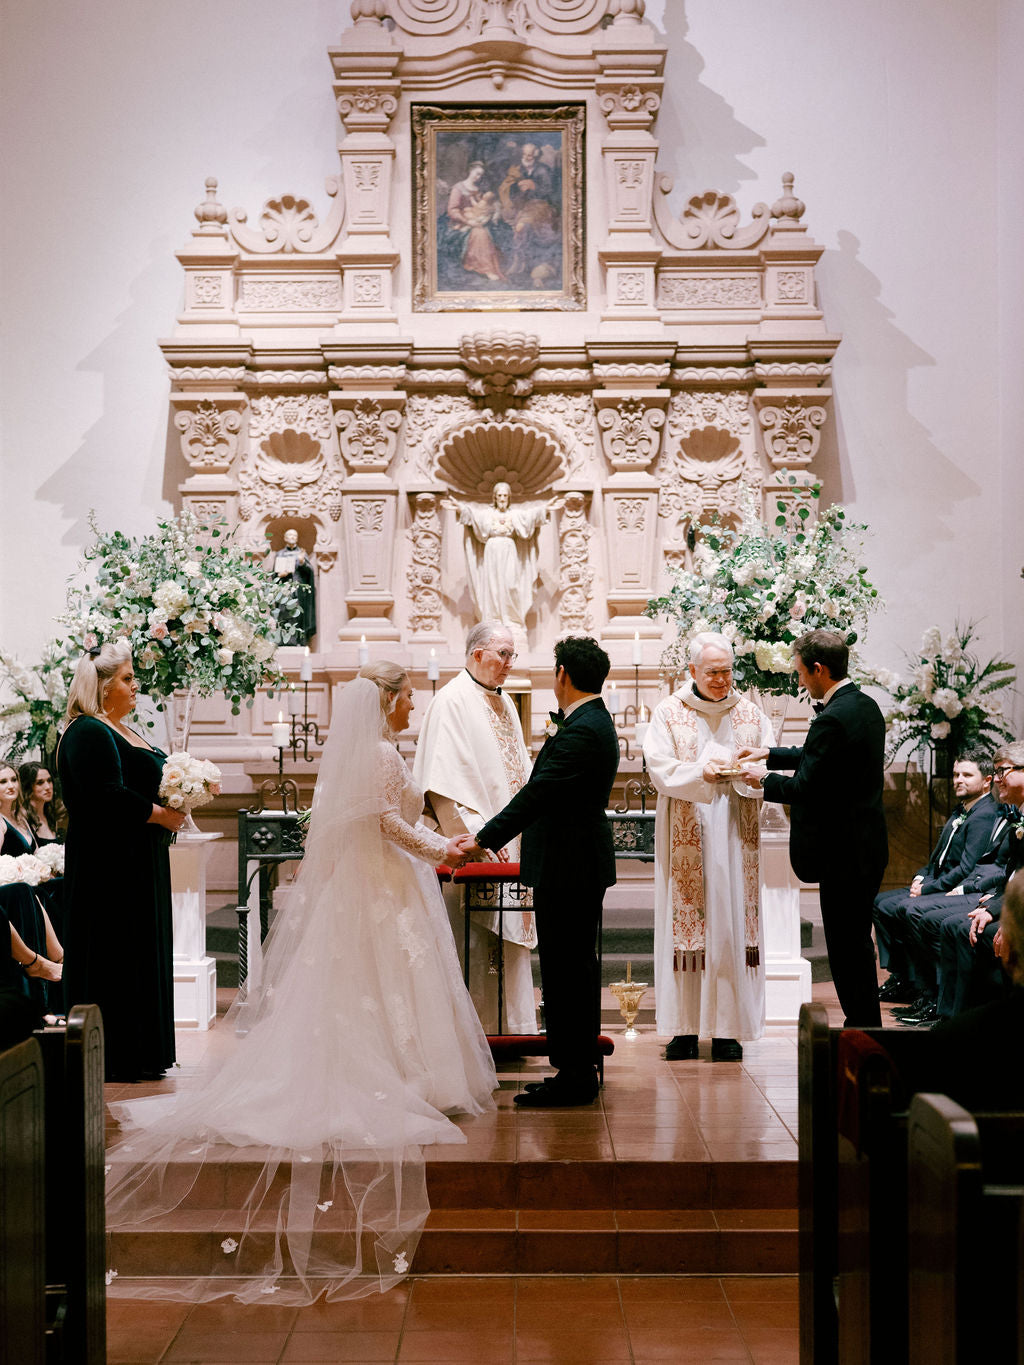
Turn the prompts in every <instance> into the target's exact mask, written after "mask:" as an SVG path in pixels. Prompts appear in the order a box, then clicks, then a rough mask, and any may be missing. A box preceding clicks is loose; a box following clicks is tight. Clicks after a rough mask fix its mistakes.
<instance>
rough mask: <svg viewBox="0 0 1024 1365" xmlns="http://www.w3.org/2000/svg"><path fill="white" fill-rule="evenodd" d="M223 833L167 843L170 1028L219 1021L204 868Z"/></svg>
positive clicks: (203, 1025) (197, 1026)
mask: <svg viewBox="0 0 1024 1365" xmlns="http://www.w3.org/2000/svg"><path fill="white" fill-rule="evenodd" d="M221 838H223V835H221V834H216V833H214V834H204V833H202V832H200V833H198V834H185V833H182V834H179V835H178V837H177V839H176V841H175V842H174V843H173V844H172V845H171V909H172V914H173V918H174V961H173V968H174V1026H175V1028H195V1029H208V1028H209V1027H210V1025H211V1024H212V1023H213V1021H214V1020H215V1019H216V1017H217V964H216V962H215V961H214V960H213V958H212V957H210V956H208V954H207V952H206V864H207V860H208V858H209V856H210V849H211V847H212V845H213V842H214V840H216V839H221Z"/></svg>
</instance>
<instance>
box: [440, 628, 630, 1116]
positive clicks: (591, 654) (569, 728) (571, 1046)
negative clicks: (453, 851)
mask: <svg viewBox="0 0 1024 1365" xmlns="http://www.w3.org/2000/svg"><path fill="white" fill-rule="evenodd" d="M609 667H610V661H609V658H608V655H607V654H606V653H605V652H604V650H603V649H602V648H601V646H600V645H599V644H598V643H597V641H596V640H591V639H589V638H588V637H585V636H569V637H568V638H567V639H565V640H559V642H558V643H557V644H556V645H555V689H554V690H555V697H556V698H557V700H558V705H559V707H560V708H561V709H560V710H559V711H558V713H557V714H556V715H555V716H554V717H553V721H554V724H555V726H557V729H556V730H555V733H554V734H553V735H551V736H550V738H549V739H548V740H547V742H546V743H545V745H544V747H543V749H541V751H540V753H539V754H538V755H537V761H536V763H535V764H534V766H533V772H532V774H531V776H530V780H529V781H528V782H527V784H526V786H525V787H523V789H522V790H521V791H520V792H519V793H518V794H517V795H516V796H514V797H513V798H512V800H511V801H510V802H509V803H508V805H507V806H506V807H505V808H504V810H500V811H499V812H498V814H497V815H495V816H493V817H492V818H491V819H490V820H488V821H487V823H486V824H485V825H483V826H481V828H480V829H479V830H478V831H477V835H476V844H475V846H474V845H472V844H468V845H467V847H468V849H469V850H470V851H471V853H473V854H475V856H477V857H479V856H481V855H482V854H483V850H484V849H494V848H501V847H503V845H504V844H506V843H507V842H508V841H509V839H511V838H512V837H513V835H516V834H520V833H521V834H522V843H521V853H520V868H521V875H522V879H523V881H524V882H525V883H526V884H527V886H532V887H533V888H534V894H533V908H534V911H535V913H536V916H537V937H538V940H539V944H538V946H539V950H540V974H541V985H542V988H543V991H544V1011H545V1018H546V1021H547V1037H548V1052H549V1056H550V1058H551V1064H552V1066H554V1067H555V1068H556V1069H557V1074H556V1075H555V1076H552V1077H549V1078H548V1079H547V1080H545V1081H543V1082H541V1083H539V1084H538V1085H536V1086H535V1087H534V1088H532V1089H530V1090H527V1091H525V1092H524V1093H523V1094H521V1095H517V1096H516V1097H515V1103H516V1104H517V1105H519V1106H520V1107H522V1108H526V1109H541V1108H548V1107H552V1108H569V1107H572V1106H575V1105H581V1104H590V1103H591V1101H593V1100H595V1099H596V1098H597V1071H596V1068H595V1065H594V1063H595V1056H596V1044H597V1037H598V1034H599V1032H600V1012H601V1011H600V1002H601V981H600V975H599V971H598V965H597V932H598V926H599V924H600V919H601V905H602V902H603V901H604V893H605V888H606V887H608V886H611V885H612V884H613V883H614V881H615V854H614V852H613V849H612V834H611V829H610V827H609V825H608V818H607V816H606V815H605V810H606V809H607V806H608V798H609V796H610V795H611V789H612V783H613V782H614V781H615V774H616V772H617V771H618V767H619V742H618V738H617V736H616V733H615V726H614V724H613V722H612V718H611V716H610V715H609V714H608V712H607V710H606V709H605V705H604V702H603V701H602V700H601V695H600V693H601V688H602V686H603V685H604V680H605V678H606V677H607V676H608V669H609ZM469 837H470V836H468V835H467V836H466V838H467V840H468V839H469Z"/></svg>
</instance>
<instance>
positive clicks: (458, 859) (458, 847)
mask: <svg viewBox="0 0 1024 1365" xmlns="http://www.w3.org/2000/svg"><path fill="white" fill-rule="evenodd" d="M444 859H445V862H446V863H447V864H448V866H449V867H461V866H462V865H463V863H507V862H508V860H509V857H508V849H507V848H499V849H498V851H497V853H494V852H492V851H491V850H490V849H489V848H482V847H481V846H480V845H479V844H478V843H477V841H476V839H475V838H474V837H473V835H472V834H456V835H455V837H454V838H452V839H449V840H448V842H447V844H446V845H445V851H444Z"/></svg>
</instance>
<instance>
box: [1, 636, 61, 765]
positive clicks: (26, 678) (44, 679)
mask: <svg viewBox="0 0 1024 1365" xmlns="http://www.w3.org/2000/svg"><path fill="white" fill-rule="evenodd" d="M77 654H78V651H77V650H76V651H75V657H76V658H77ZM74 671H75V662H74V659H72V658H70V657H69V651H68V646H67V644H65V642H64V641H63V640H51V641H50V642H49V644H47V645H45V646H44V647H43V651H42V654H41V655H40V658H39V662H38V663H37V664H33V665H32V666H31V667H27V666H26V665H25V664H22V663H20V662H19V661H18V660H17V659H16V658H14V656H13V655H9V654H3V653H0V681H3V682H6V684H7V686H8V687H9V689H10V690H11V692H13V694H14V701H13V702H10V703H9V704H8V705H6V706H4V707H2V708H0V740H2V752H3V753H4V754H5V755H6V756H7V758H8V761H10V762H17V761H18V759H19V758H21V757H22V756H23V755H25V754H29V753H32V752H33V750H38V751H39V753H40V754H41V755H42V758H43V762H44V763H45V762H47V761H48V756H49V755H52V754H53V753H54V751H55V750H56V748H57V740H58V738H59V737H60V732H59V727H60V724H61V722H62V721H63V719H64V712H65V711H66V710H67V704H68V688H69V687H70V686H71V679H72V676H73V675H74Z"/></svg>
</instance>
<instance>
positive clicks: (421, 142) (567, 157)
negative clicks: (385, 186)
mask: <svg viewBox="0 0 1024 1365" xmlns="http://www.w3.org/2000/svg"><path fill="white" fill-rule="evenodd" d="M585 123H586V111H585V108H584V106H583V105H582V104H561V105H532V106H514V107H513V106H502V105H487V106H486V107H483V108H472V107H468V106H452V107H448V108H440V107H438V106H435V105H425V104H420V105H413V108H412V139H413V308H414V309H415V310H416V311H417V312H428V313H430V312H434V313H436V312H445V311H447V312H453V311H466V310H469V311H478V310H494V311H502V310H504V311H510V312H523V311H535V310H560V311H579V310H581V309H583V308H585V307H586V285H585V281H584V230H583V204H584V161H583V153H584V129H585Z"/></svg>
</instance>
